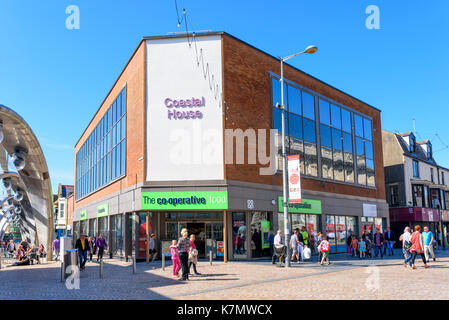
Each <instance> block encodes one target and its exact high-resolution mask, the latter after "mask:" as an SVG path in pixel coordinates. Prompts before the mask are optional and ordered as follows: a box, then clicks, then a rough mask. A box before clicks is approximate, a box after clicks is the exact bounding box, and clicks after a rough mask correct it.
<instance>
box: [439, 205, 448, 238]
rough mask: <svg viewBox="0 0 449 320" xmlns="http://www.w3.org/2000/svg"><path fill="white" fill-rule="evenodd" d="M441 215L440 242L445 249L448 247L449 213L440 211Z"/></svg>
mask: <svg viewBox="0 0 449 320" xmlns="http://www.w3.org/2000/svg"><path fill="white" fill-rule="evenodd" d="M440 215H441V229H442V230H441V231H442V233H443V234H442V240H443V245H444V246H445V247H449V234H448V233H449V211H448V210H440Z"/></svg>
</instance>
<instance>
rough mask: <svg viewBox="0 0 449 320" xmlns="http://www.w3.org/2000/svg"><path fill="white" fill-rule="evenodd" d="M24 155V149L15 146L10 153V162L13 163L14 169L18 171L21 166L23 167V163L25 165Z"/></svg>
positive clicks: (25, 155) (25, 154)
mask: <svg viewBox="0 0 449 320" xmlns="http://www.w3.org/2000/svg"><path fill="white" fill-rule="evenodd" d="M26 157H27V153H26V151H25V150H23V149H21V148H16V150H15V151H14V153H13V154H12V157H11V161H12V163H13V164H14V166H15V167H16V169H17V170H18V171H20V170H22V169H23V168H25V165H26V162H25V159H26Z"/></svg>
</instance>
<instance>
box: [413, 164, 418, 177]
mask: <svg viewBox="0 0 449 320" xmlns="http://www.w3.org/2000/svg"><path fill="white" fill-rule="evenodd" d="M413 178H419V162H418V161H416V160H413Z"/></svg>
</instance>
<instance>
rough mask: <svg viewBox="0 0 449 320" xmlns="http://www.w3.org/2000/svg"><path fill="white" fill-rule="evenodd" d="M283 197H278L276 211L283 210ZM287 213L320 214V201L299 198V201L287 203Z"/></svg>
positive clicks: (281, 211)
mask: <svg viewBox="0 0 449 320" xmlns="http://www.w3.org/2000/svg"><path fill="white" fill-rule="evenodd" d="M283 202H284V197H278V212H279V213H283V212H284V206H283ZM288 212H289V213H307V214H321V201H320V200H311V199H301V203H289V204H288Z"/></svg>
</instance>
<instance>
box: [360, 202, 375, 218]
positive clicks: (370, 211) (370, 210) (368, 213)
mask: <svg viewBox="0 0 449 320" xmlns="http://www.w3.org/2000/svg"><path fill="white" fill-rule="evenodd" d="M363 216H364V217H374V218H376V217H377V206H376V205H375V204H369V203H364V204H363Z"/></svg>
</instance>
